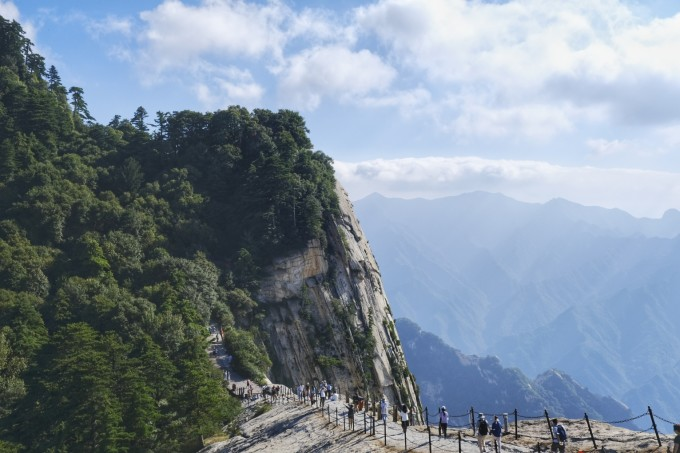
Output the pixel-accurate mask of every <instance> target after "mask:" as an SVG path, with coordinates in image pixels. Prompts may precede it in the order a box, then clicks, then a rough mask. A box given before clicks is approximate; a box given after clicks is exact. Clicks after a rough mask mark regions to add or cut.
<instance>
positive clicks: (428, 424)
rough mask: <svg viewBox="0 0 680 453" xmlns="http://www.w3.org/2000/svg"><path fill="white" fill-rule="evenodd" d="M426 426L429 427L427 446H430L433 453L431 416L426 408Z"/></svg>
mask: <svg viewBox="0 0 680 453" xmlns="http://www.w3.org/2000/svg"><path fill="white" fill-rule="evenodd" d="M425 426H426V427H427V445H429V446H430V453H432V435H431V434H430V415H429V413H428V412H427V406H425Z"/></svg>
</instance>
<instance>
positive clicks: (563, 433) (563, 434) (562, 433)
mask: <svg viewBox="0 0 680 453" xmlns="http://www.w3.org/2000/svg"><path fill="white" fill-rule="evenodd" d="M557 438H558V439H559V440H560V442H565V441H566V440H567V430H565V429H564V426H562V425H557Z"/></svg>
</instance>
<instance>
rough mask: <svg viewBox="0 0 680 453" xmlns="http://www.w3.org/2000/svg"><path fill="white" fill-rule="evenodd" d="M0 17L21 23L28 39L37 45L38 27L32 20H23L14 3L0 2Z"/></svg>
mask: <svg viewBox="0 0 680 453" xmlns="http://www.w3.org/2000/svg"><path fill="white" fill-rule="evenodd" d="M0 16H2V17H4V18H5V19H7V20H9V21H12V20H15V21H17V22H19V23H21V28H22V29H23V30H24V33H25V34H26V37H27V38H28V39H30V40H31V42H33V43H35V37H36V27H35V26H34V24H33V23H32V22H31V21H30V20H24V19H22V18H21V13H20V12H19V8H17V6H16V5H15V4H14V2H5V1H2V0H0Z"/></svg>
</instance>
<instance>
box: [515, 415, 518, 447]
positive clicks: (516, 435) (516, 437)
mask: <svg viewBox="0 0 680 453" xmlns="http://www.w3.org/2000/svg"><path fill="white" fill-rule="evenodd" d="M518 418H519V416H518V415H517V409H515V440H517V439H519V432H518V431H517V419H518Z"/></svg>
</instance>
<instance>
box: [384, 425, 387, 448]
mask: <svg viewBox="0 0 680 453" xmlns="http://www.w3.org/2000/svg"><path fill="white" fill-rule="evenodd" d="M383 435H384V437H385V446H387V419H383Z"/></svg>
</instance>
